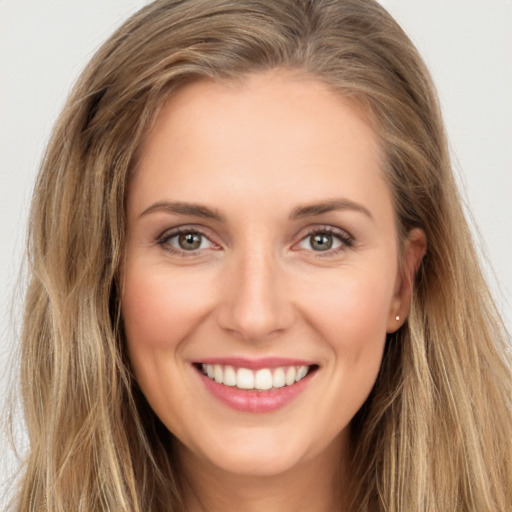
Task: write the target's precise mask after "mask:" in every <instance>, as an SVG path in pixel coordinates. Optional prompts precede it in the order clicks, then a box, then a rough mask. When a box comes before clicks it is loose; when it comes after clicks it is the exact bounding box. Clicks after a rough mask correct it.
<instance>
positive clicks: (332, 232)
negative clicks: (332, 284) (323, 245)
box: [156, 226, 354, 257]
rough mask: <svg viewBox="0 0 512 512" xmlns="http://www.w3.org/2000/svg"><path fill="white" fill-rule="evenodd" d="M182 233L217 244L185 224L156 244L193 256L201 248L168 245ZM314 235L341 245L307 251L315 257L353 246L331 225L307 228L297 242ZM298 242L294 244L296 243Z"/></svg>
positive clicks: (185, 255) (162, 235)
mask: <svg viewBox="0 0 512 512" xmlns="http://www.w3.org/2000/svg"><path fill="white" fill-rule="evenodd" d="M182 234H191V235H198V236H200V237H204V238H206V239H207V240H208V241H209V242H210V243H211V244H213V245H215V246H217V244H215V242H212V241H211V240H210V238H209V237H208V236H207V235H206V234H205V233H204V232H202V231H201V230H200V229H197V228H195V227H187V226H180V227H178V228H174V229H172V230H170V231H166V232H164V233H162V234H161V235H160V236H159V237H158V238H157V240H156V243H157V245H160V246H161V247H162V248H163V249H164V250H166V251H168V252H170V253H172V254H176V255H178V256H181V257H187V256H193V255H196V254H197V253H198V251H200V250H201V249H196V250H191V251H187V250H184V249H176V248H174V247H173V246H172V245H170V244H169V243H168V242H169V240H171V239H173V238H175V237H177V236H179V235H182ZM315 235H328V236H332V237H334V238H336V239H338V240H339V241H340V242H341V245H340V246H339V247H337V248H335V249H328V250H326V251H325V252H324V251H313V250H311V251H309V252H313V253H317V254H316V256H317V257H327V256H333V255H336V254H338V253H340V252H342V251H344V250H346V249H349V248H351V247H353V246H354V238H353V237H352V236H351V235H349V234H348V233H347V232H346V231H343V230H341V229H337V228H334V227H332V226H321V227H314V228H311V229H310V230H308V232H307V233H306V234H305V235H304V236H302V238H301V239H300V240H299V242H298V243H301V242H303V241H304V240H307V239H308V238H310V237H312V236H315ZM298 243H296V244H294V245H298Z"/></svg>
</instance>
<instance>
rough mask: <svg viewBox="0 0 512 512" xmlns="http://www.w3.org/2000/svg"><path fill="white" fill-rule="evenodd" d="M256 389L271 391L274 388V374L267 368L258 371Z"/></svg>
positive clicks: (255, 382) (255, 381)
mask: <svg viewBox="0 0 512 512" xmlns="http://www.w3.org/2000/svg"><path fill="white" fill-rule="evenodd" d="M254 387H255V388H256V389H270V388H271V387H272V373H271V372H270V370H268V369H267V368H265V369H263V370H258V371H257V372H256V377H255V378H254Z"/></svg>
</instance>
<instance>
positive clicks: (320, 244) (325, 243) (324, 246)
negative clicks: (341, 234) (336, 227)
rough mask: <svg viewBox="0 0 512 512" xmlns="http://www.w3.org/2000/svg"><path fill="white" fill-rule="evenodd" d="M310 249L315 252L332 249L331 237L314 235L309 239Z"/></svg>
mask: <svg viewBox="0 0 512 512" xmlns="http://www.w3.org/2000/svg"><path fill="white" fill-rule="evenodd" d="M311 247H313V249H315V250H317V251H327V250H329V249H330V248H331V247H332V236H331V235H314V236H312V237H311Z"/></svg>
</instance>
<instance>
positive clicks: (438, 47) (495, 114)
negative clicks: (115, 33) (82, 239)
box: [0, 0, 512, 505]
mask: <svg viewBox="0 0 512 512" xmlns="http://www.w3.org/2000/svg"><path fill="white" fill-rule="evenodd" d="M146 3H148V2H146V1H144V0H0V406H1V405H2V401H3V400H4V399H5V395H6V391H5V390H6V389H7V386H8V384H10V383H11V382H12V380H13V377H12V373H11V372H12V367H13V363H12V355H13V353H14V349H15V346H16V334H15V332H16V329H17V328H19V323H20V322H19V319H20V308H19V302H20V299H19V297H20V296H21V294H22V288H21V289H19V290H20V291H18V295H17V297H18V298H17V299H16V298H15V299H14V308H13V307H12V306H11V305H12V304H13V293H14V286H15V283H16V281H17V279H18V275H19V273H20V268H21V260H22V254H23V246H24V236H25V225H26V217H27V212H28V205H29V201H30V195H31V190H32V186H33V182H34V179H35V174H36V171H37V167H38V163H39V161H40V158H41V155H42V152H43V149H44V146H45V143H46V141H47V139H48V136H49V133H50V129H51V127H52V124H53V122H54V120H55V118H56V116H57V114H58V112H59V110H60V108H61V107H62V105H63V102H64V99H65V97H66V95H67V93H68V91H69V89H70V87H71V85H72V83H73V82H74V80H75V79H76V78H77V76H78V73H79V72H80V70H81V69H82V67H83V66H84V64H85V63H86V62H87V60H88V59H89V58H90V57H91V56H92V54H93V52H94V50H95V49H96V48H97V47H98V46H99V45H100V44H101V42H102V41H103V40H104V39H105V38H106V37H107V36H108V35H109V34H110V33H111V32H112V30H113V29H114V28H115V27H117V26H118V25H119V24H120V23H121V22H122V20H124V19H125V18H126V17H127V16H128V15H129V14H131V13H133V12H134V11H136V10H137V9H138V8H140V7H142V6H143V5H145V4H146ZM382 4H383V5H384V6H385V7H386V8H387V9H388V10H389V11H390V12H391V14H393V15H394V16H395V17H396V19H397V20H398V21H399V23H400V24H401V25H402V26H403V27H404V29H405V30H406V32H407V33H408V34H409V35H410V36H411V38H412V39H413V41H414V42H415V43H416V45H417V46H418V48H419V50H420V52H421V53H422V55H423V56H424V58H425V60H426V62H427V64H428V66H429V67H430V69H431V71H432V74H433V76H434V81H435V82H436V84H437V86H438V89H439V94H440V99H441V103H442V105H443V111H444V116H445V120H446V123H447V129H448V135H449V137H450V141H451V148H452V153H453V157H454V161H455V163H456V168H457V171H458V172H459V173H460V181H461V185H462V187H463V191H464V194H465V196H466V198H467V200H468V204H469V208H470V210H471V212H472V214H473V217H474V219H475V221H476V224H477V225H478V231H477V230H476V229H475V233H476V239H477V241H478V244H479V245H480V246H481V247H482V251H483V253H485V254H486V258H487V259H488V261H489V262H490V263H489V264H486V268H487V272H488V274H489V278H490V282H491V287H492V290H493V291H494V293H495V295H496V298H497V302H498V305H499V307H500V309H501V311H502V312H503V314H504V316H505V320H506V322H507V324H508V326H509V329H510V327H511V325H512V314H511V307H510V305H511V303H512V149H511V147H512V0H382ZM491 269H493V270H491ZM468 321H470V319H468ZM17 433H18V434H19V435H20V437H21V438H23V429H22V427H21V426H20V427H19V428H18V429H17ZM5 446H6V444H5V442H4V439H3V438H0V496H1V494H2V492H1V491H2V485H3V486H4V487H6V488H8V487H9V486H10V484H9V483H8V482H7V477H8V475H10V474H11V473H12V468H13V467H14V464H15V462H14V459H13V457H12V456H10V455H9V452H8V451H7V448H5ZM4 454H5V455H4ZM0 499H1V498H0ZM1 504H2V502H1V501H0V505H1Z"/></svg>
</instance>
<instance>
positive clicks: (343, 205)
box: [290, 198, 375, 220]
mask: <svg viewBox="0 0 512 512" xmlns="http://www.w3.org/2000/svg"><path fill="white" fill-rule="evenodd" d="M338 210H354V211H356V212H360V213H363V214H364V215H366V216H367V217H368V218H369V219H370V220H375V219H374V218H373V215H372V214H371V212H370V210H368V208H366V207H364V206H363V205H362V204H359V203H355V202H354V201H351V200H350V199H344V198H343V199H328V200H326V201H320V202H318V203H312V204H309V205H305V206H298V207H297V208H294V209H293V211H292V213H291V214H290V219H302V218H304V217H313V216H315V215H322V214H323V213H329V212H333V211H338Z"/></svg>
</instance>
